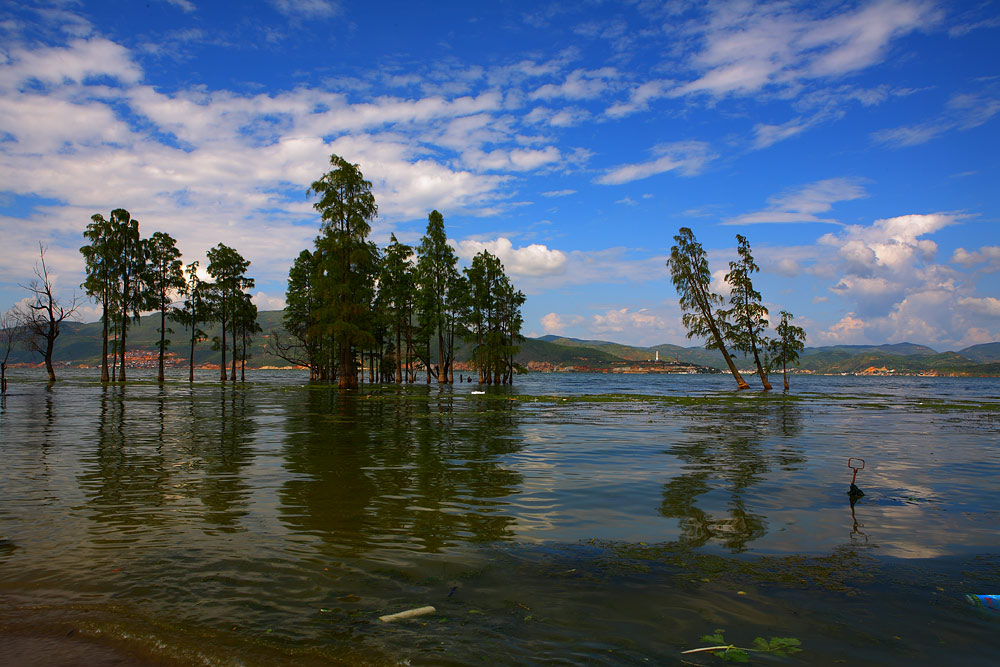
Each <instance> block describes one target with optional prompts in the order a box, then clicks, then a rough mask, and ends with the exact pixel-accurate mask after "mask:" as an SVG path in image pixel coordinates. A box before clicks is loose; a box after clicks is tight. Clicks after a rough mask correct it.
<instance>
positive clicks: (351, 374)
mask: <svg viewBox="0 0 1000 667" xmlns="http://www.w3.org/2000/svg"><path fill="white" fill-rule="evenodd" d="M338 356H339V358H340V368H339V369H337V375H338V378H337V388H338V389H357V388H358V373H357V371H356V370H355V368H354V355H353V354H352V352H351V347H350V345H344V346H342V349H341V350H340V354H339V355H338Z"/></svg>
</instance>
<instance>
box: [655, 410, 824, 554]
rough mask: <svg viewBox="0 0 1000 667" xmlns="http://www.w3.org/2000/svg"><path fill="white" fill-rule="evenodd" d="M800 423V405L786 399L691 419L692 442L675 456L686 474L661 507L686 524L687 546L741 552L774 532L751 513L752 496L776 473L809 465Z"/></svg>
mask: <svg viewBox="0 0 1000 667" xmlns="http://www.w3.org/2000/svg"><path fill="white" fill-rule="evenodd" d="M800 417H801V415H800V409H799V408H798V407H797V406H796V405H795V403H794V402H791V401H787V400H785V399H783V398H780V397H778V398H775V399H771V400H767V399H762V400H761V401H759V405H753V406H750V407H742V408H740V409H738V410H734V409H732V408H731V407H721V406H714V407H706V408H703V409H702V411H701V412H694V411H691V412H687V413H685V415H684V420H685V424H686V427H685V428H684V429H683V433H684V437H683V438H682V439H681V441H680V442H677V443H674V444H673V445H671V446H670V447H669V448H668V449H667V452H668V453H670V454H673V455H674V456H676V457H677V458H678V459H680V460H681V461H683V462H684V465H683V472H682V473H681V474H679V475H677V476H676V477H674V478H672V479H671V480H670V481H669V482H667V483H666V484H665V485H664V487H663V501H662V503H661V505H660V513H661V514H662V515H663V516H665V517H669V518H676V519H678V521H679V527H680V531H681V536H680V539H679V541H680V542H681V544H682V545H684V546H690V547H700V546H703V545H705V544H707V543H708V542H709V541H710V540H717V541H718V542H720V543H721V544H723V545H724V546H725V547H726V548H728V549H730V550H731V551H734V552H740V551H744V550H745V549H746V547H747V544H748V543H750V542H753V541H754V540H756V539H759V538H761V537H763V536H764V535H765V534H766V533H767V517H766V516H765V515H763V514H760V513H757V512H755V511H754V510H753V508H752V507H748V506H747V501H746V496H747V494H748V490H749V489H751V487H753V486H754V485H756V484H758V483H759V482H760V481H762V480H763V479H764V477H765V476H766V475H767V474H768V473H770V472H771V471H772V470H775V469H782V470H788V469H791V468H793V467H794V466H796V465H797V464H801V463H803V462H804V461H805V456H804V454H803V452H802V450H801V449H800V448H797V447H796V446H795V445H794V441H795V438H796V437H797V436H798V435H799V432H800V431H801V425H800ZM713 492H716V494H725V496H726V499H725V508H724V509H721V508H718V507H712V505H713V502H715V503H716V504H718V503H717V501H716V500H715V498H713V497H712V496H713V495H715V494H713ZM705 505H707V506H709V507H710V508H709V509H706V508H704V507H703V506H705Z"/></svg>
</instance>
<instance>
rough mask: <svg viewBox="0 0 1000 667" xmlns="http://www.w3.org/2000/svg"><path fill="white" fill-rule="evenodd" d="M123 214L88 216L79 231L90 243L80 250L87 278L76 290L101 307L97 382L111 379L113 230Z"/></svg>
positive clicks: (116, 258)
mask: <svg viewBox="0 0 1000 667" xmlns="http://www.w3.org/2000/svg"><path fill="white" fill-rule="evenodd" d="M123 214H124V215H125V216H127V215H128V211H125V210H124V209H115V210H113V211H111V216H110V220H105V219H104V216H102V215H101V214H100V213H96V214H94V215H93V216H91V218H90V219H91V223H90V224H89V225H87V229H86V231H84V232H83V236H84V238H86V239H87V240H88V241H90V244H89V245H85V246H83V247H82V248H80V253H81V254H83V259H84V263H85V265H86V270H87V278H86V280H84V282H83V284H82V285H81V286H80V287H82V288H83V290H84V291H85V292H86V293H87V295H88V296H89V297H91V298H92V299H93V300H94V301H96V302H97V303H99V304H101V323H102V324H103V332H102V336H101V341H102V347H101V382H109V381H110V380H111V375H110V374H109V372H108V339H109V326H110V324H111V322H110V319H111V318H113V317H115V315H114V307H115V293H116V287H117V286H118V275H117V263H118V261H119V256H118V255H119V253H118V249H117V239H116V236H115V229H116V226H117V225H118V224H119V219H120V217H121V216H122V215H123Z"/></svg>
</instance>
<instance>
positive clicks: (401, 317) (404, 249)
mask: <svg viewBox="0 0 1000 667" xmlns="http://www.w3.org/2000/svg"><path fill="white" fill-rule="evenodd" d="M412 255H413V248H412V247H411V246H409V245H406V244H405V243H400V242H399V241H398V240H396V235H395V234H390V236H389V245H388V246H387V247H386V249H385V256H384V257H383V259H382V272H381V274H380V276H379V293H380V295H381V296H382V302H383V304H384V306H385V309H386V311H387V315H388V317H389V327H390V329H391V332H392V333H393V334H394V335H395V337H396V344H395V348H394V349H395V362H396V363H395V375H394V379H395V381H396V383H397V384H399V383H401V382H402V381H403V366H404V362H405V364H406V368H407V373H409V368H410V356H411V353H412V342H413V341H412V336H411V335H410V331H409V329H408V327H407V324H408V322H409V321H410V319H411V318H412V312H413V295H414V290H415V289H416V285H415V278H414V267H413V263H412V262H411V261H410V257H412ZM404 338H405V339H406V353H405V354H404V353H403V339H404Z"/></svg>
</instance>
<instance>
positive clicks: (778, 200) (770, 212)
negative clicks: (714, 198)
mask: <svg viewBox="0 0 1000 667" xmlns="http://www.w3.org/2000/svg"><path fill="white" fill-rule="evenodd" d="M865 196H867V195H866V193H865V189H864V187H863V186H862V182H861V181H860V180H858V179H852V178H828V179H825V180H822V181H816V182H814V183H809V184H808V185H804V186H802V187H800V188H796V189H794V190H790V191H788V192H785V193H782V194H780V195H774V196H771V197H768V199H767V202H768V204H769V206H768V207H767V208H766V209H763V210H761V211H754V212H752V213H744V214H743V215H738V216H736V217H734V218H729V219H728V220H726V221H725V222H723V223H722V224H724V225H750V224H756V223H765V222H771V223H791V222H826V223H834V224H839V223H838V222H837V221H836V220H834V219H832V218H821V217H819V216H818V214H820V213H825V212H827V211H829V210H830V209H831V208H833V205H834V204H835V203H836V202H840V201H851V200H854V199H860V198H862V197H865Z"/></svg>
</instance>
